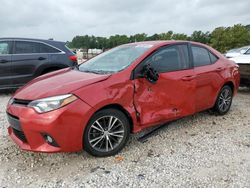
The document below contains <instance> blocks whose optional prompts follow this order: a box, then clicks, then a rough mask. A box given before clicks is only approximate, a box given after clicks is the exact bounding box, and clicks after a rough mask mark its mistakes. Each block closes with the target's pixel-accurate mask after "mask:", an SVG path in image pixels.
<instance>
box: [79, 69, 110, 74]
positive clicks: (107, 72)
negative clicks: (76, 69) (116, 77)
mask: <svg viewBox="0 0 250 188" xmlns="http://www.w3.org/2000/svg"><path fill="white" fill-rule="evenodd" d="M82 72H88V73H94V74H111V73H114V72H111V71H103V70H83V71H82Z"/></svg>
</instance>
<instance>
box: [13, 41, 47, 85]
mask: <svg viewBox="0 0 250 188" xmlns="http://www.w3.org/2000/svg"><path fill="white" fill-rule="evenodd" d="M41 44H42V43H40V42H35V41H22V40H16V41H15V42H14V54H13V57H12V67H13V69H12V71H13V72H12V75H13V78H14V80H13V84H14V85H15V86H21V85H23V84H25V83H27V82H28V81H30V80H31V79H33V78H35V77H36V76H37V75H36V70H37V68H38V67H40V66H41V65H42V64H48V63H49V55H48V53H42V51H41Z"/></svg>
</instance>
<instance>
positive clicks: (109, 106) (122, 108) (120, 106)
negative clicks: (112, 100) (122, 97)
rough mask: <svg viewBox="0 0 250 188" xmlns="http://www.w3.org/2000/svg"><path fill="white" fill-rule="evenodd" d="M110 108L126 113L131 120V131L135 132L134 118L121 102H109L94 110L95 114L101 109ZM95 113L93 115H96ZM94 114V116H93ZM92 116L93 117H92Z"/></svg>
mask: <svg viewBox="0 0 250 188" xmlns="http://www.w3.org/2000/svg"><path fill="white" fill-rule="evenodd" d="M109 108H112V109H116V110H119V111H121V112H122V113H124V115H125V116H126V117H127V118H128V121H129V126H130V132H133V128H134V123H133V119H132V117H131V115H130V113H129V112H128V111H127V110H126V109H125V108H124V107H123V106H122V105H120V104H108V105H105V106H103V107H101V108H99V109H98V110H96V111H95V112H94V114H96V113H97V112H99V111H101V110H104V109H109ZM94 114H93V115H94ZM93 115H92V116H93ZM92 116H91V117H92Z"/></svg>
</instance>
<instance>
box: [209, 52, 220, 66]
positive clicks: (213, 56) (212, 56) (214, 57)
mask: <svg viewBox="0 0 250 188" xmlns="http://www.w3.org/2000/svg"><path fill="white" fill-rule="evenodd" d="M209 56H210V60H211V63H212V64H213V63H215V62H216V61H217V60H218V57H216V56H215V55H214V54H212V53H211V52H209Z"/></svg>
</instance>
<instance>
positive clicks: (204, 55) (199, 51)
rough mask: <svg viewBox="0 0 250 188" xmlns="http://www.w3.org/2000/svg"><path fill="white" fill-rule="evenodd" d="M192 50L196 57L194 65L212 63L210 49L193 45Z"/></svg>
mask: <svg viewBox="0 0 250 188" xmlns="http://www.w3.org/2000/svg"><path fill="white" fill-rule="evenodd" d="M191 48H192V52H193V58H194V66H195V67H199V66H204V65H210V64H211V61H210V55H209V52H208V50H206V49H205V48H202V47H198V46H192V47H191Z"/></svg>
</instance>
